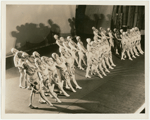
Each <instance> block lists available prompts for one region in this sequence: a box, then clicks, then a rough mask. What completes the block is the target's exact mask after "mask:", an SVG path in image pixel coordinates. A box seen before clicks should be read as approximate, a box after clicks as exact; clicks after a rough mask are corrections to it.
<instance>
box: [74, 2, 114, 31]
mask: <svg viewBox="0 0 150 120" xmlns="http://www.w3.org/2000/svg"><path fill="white" fill-rule="evenodd" d="M112 10H113V6H111V5H79V6H77V10H76V11H77V12H76V22H77V23H76V29H77V33H84V34H93V33H92V29H91V28H92V27H93V26H95V27H96V28H99V27H103V28H104V29H106V28H108V27H110V25H111V16H112Z"/></svg>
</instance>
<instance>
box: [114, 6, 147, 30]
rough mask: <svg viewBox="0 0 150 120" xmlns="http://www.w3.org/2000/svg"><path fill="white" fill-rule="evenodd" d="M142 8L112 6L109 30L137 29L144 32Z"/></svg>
mask: <svg viewBox="0 0 150 120" xmlns="http://www.w3.org/2000/svg"><path fill="white" fill-rule="evenodd" d="M144 9H145V8H144V6H113V11H112V20H111V21H112V22H111V26H112V27H111V28H112V29H113V28H118V29H121V28H123V29H124V28H125V29H131V28H132V27H139V29H140V30H141V29H142V30H144V25H145V21H144V19H145V13H144Z"/></svg>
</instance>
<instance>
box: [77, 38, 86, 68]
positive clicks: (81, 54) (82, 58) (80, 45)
mask: <svg viewBox="0 0 150 120" xmlns="http://www.w3.org/2000/svg"><path fill="white" fill-rule="evenodd" d="M76 40H77V42H78V43H77V46H78V48H79V51H78V55H79V64H78V67H79V68H80V69H82V70H84V68H83V67H82V65H81V62H82V61H83V63H84V65H87V64H86V61H85V54H86V52H87V50H86V49H85V48H84V45H83V43H82V41H81V39H80V37H79V36H77V37H76Z"/></svg>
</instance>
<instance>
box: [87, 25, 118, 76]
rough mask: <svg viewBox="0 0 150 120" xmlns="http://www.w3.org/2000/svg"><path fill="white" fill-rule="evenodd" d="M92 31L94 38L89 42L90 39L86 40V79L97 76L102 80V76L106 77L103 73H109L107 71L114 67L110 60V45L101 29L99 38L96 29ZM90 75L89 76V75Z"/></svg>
mask: <svg viewBox="0 0 150 120" xmlns="http://www.w3.org/2000/svg"><path fill="white" fill-rule="evenodd" d="M92 29H93V30H94V32H93V33H94V37H93V40H94V41H91V39H90V38H87V39H86V41H87V51H88V52H87V55H86V56H87V64H88V65H87V69H86V77H87V78H91V75H93V74H97V75H98V76H99V77H100V78H103V76H102V74H103V75H104V76H106V73H105V72H108V73H110V71H109V70H108V69H114V68H113V67H115V66H116V65H115V64H114V62H113V59H112V52H111V43H110V41H108V38H109V37H107V36H106V35H105V33H104V31H103V30H102V29H101V31H102V32H101V36H99V35H98V34H97V33H96V32H98V31H97V29H96V28H94V27H93V28H92ZM90 73H91V74H90Z"/></svg>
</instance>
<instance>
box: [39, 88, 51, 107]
mask: <svg viewBox="0 0 150 120" xmlns="http://www.w3.org/2000/svg"><path fill="white" fill-rule="evenodd" d="M40 96H41V98H42V99H44V100H45V101H46V103H47V104H48V105H50V107H52V106H53V104H52V103H51V102H50V101H49V100H48V99H47V97H46V96H45V94H44V90H40Z"/></svg>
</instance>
